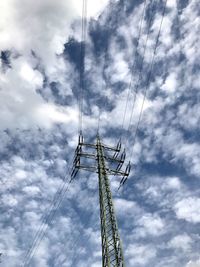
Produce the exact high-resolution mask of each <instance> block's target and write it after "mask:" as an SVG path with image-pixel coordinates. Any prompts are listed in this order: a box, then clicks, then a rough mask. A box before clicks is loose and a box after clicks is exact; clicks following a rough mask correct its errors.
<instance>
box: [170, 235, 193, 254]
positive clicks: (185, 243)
mask: <svg viewBox="0 0 200 267" xmlns="http://www.w3.org/2000/svg"><path fill="white" fill-rule="evenodd" d="M191 243H192V239H191V237H190V236H188V235H187V234H183V235H178V236H175V237H173V238H172V239H171V240H170V242H169V246H170V247H172V248H175V249H181V250H183V251H188V250H190V248H191Z"/></svg>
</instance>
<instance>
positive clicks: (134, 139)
mask: <svg viewBox="0 0 200 267" xmlns="http://www.w3.org/2000/svg"><path fill="white" fill-rule="evenodd" d="M166 5H167V0H165V2H164V6H163V12H162V17H161V22H160V26H159V31H158V35H157V38H156V42H155V47H154V50H153V55H152V60H151V65H150V69H149V73H148V78H147V82H146V86H145V90H144V96H143V100H142V106H141V110H140V114H139V119H138V122H137V126H136V130H135V134H134V138H133V146H132V152H131V156H130V158H132V155H133V148H134V145H135V141H136V136H137V132H138V129H139V125H140V121H141V118H142V113H143V108H144V103H145V100H146V95H147V89H148V86H149V82H150V80H151V75H152V70H153V65H154V61H155V56H156V50H157V47H158V42H159V37H160V32H161V28H162V24H163V19H164V16H165V11H166Z"/></svg>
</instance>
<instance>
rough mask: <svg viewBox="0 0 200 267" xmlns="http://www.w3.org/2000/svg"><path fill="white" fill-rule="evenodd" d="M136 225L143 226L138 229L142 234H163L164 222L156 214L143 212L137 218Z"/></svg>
mask: <svg viewBox="0 0 200 267" xmlns="http://www.w3.org/2000/svg"><path fill="white" fill-rule="evenodd" d="M138 225H139V226H142V227H143V229H140V232H141V234H142V235H146V234H151V235H155V236H159V235H161V234H163V230H164V227H165V222H164V220H163V219H161V218H160V217H159V216H157V215H151V214H145V215H143V216H142V217H141V218H140V219H139V220H138ZM136 232H137V231H136Z"/></svg>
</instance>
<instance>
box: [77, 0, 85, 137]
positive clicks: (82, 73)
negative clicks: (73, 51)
mask: <svg viewBox="0 0 200 267" xmlns="http://www.w3.org/2000/svg"><path fill="white" fill-rule="evenodd" d="M86 28H87V0H83V2H82V21H81V47H80V96H79V133H82V127H83V91H84V89H85V77H84V76H85V43H86V32H87V31H86ZM79 133H78V134H79Z"/></svg>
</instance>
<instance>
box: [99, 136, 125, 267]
mask: <svg viewBox="0 0 200 267" xmlns="http://www.w3.org/2000/svg"><path fill="white" fill-rule="evenodd" d="M96 147H97V161H98V175H99V202H100V220H101V241H102V267H125V264H124V259H123V252H122V246H121V241H120V237H119V232H118V227H117V221H116V217H115V212H114V206H113V201H112V194H111V190H110V183H109V179H108V175H107V172H106V166H105V160H104V151H103V147H102V145H101V141H100V138H99V136H97V144H96Z"/></svg>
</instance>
